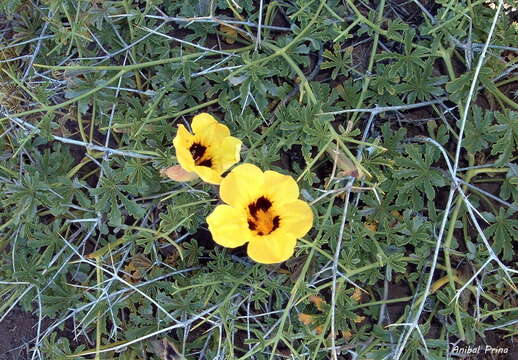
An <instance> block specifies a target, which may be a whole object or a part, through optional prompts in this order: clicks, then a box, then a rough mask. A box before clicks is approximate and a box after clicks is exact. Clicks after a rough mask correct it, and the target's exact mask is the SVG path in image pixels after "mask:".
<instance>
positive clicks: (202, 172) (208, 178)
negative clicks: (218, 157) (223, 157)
mask: <svg viewBox="0 0 518 360" xmlns="http://www.w3.org/2000/svg"><path fill="white" fill-rule="evenodd" d="M192 171H194V172H195V173H196V174H198V176H199V177H200V178H201V179H202V180H203V181H205V182H206V183H209V184H215V185H218V184H219V183H221V180H222V179H223V178H222V177H221V175H220V172H219V171H216V170H214V169H211V168H209V167H206V166H195V167H194V169H193V170H192Z"/></svg>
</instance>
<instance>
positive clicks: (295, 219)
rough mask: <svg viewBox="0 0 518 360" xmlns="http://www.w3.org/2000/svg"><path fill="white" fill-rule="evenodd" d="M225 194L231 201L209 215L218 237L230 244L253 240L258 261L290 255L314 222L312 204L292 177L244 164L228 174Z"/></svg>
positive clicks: (275, 260) (250, 244) (270, 261)
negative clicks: (300, 195)
mask: <svg viewBox="0 0 518 360" xmlns="http://www.w3.org/2000/svg"><path fill="white" fill-rule="evenodd" d="M219 193H220V197H221V199H222V200H223V201H224V202H225V203H226V204H227V205H218V206H217V207H216V209H215V210H214V211H213V212H212V213H211V214H210V215H209V216H208V217H207V224H208V225H209V230H210V232H211V234H212V238H213V239H214V241H215V242H216V243H218V244H219V245H221V246H224V247H228V248H235V247H238V246H241V245H244V244H246V243H248V248H247V252H248V256H250V257H251V258H252V259H253V260H254V261H256V262H258V263H263V264H274V263H279V262H282V261H285V260H287V259H289V258H290V257H291V256H292V255H293V252H294V250H295V245H296V243H297V239H298V238H300V237H302V236H304V235H305V234H306V233H307V232H308V231H309V229H311V227H312V226H313V213H312V211H311V208H310V207H309V205H308V204H307V203H306V202H304V201H302V200H299V199H298V197H299V187H298V185H297V182H296V181H295V180H294V179H293V178H292V177H291V176H287V175H282V174H279V173H278V172H275V171H265V172H262V171H261V169H259V168H258V167H257V166H255V165H251V164H242V165H239V166H237V167H235V168H234V169H233V170H232V171H231V172H230V173H229V174H228V175H227V176H226V177H225V178H224V179H223V181H222V182H221V185H220V188H219Z"/></svg>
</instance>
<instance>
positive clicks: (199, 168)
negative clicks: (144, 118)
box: [173, 113, 241, 184]
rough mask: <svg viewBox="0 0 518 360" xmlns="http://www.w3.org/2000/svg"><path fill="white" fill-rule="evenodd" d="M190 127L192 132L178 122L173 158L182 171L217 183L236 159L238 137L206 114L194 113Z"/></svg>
mask: <svg viewBox="0 0 518 360" xmlns="http://www.w3.org/2000/svg"><path fill="white" fill-rule="evenodd" d="M191 127H192V130H193V134H191V133H190V132H189V131H187V129H186V128H185V126H183V125H178V132H177V133H176V137H175V138H174V140H173V145H174V148H175V150H176V158H177V159H178V162H179V163H180V165H181V166H182V168H183V169H184V170H186V171H190V172H193V173H195V174H197V175H198V176H199V177H201V178H202V180H203V181H205V182H208V183H210V184H219V183H220V182H221V179H222V177H221V174H222V173H223V172H225V170H227V169H229V168H230V167H231V166H232V165H234V164H235V163H237V162H238V161H239V151H240V150H241V140H239V139H237V138H235V137H233V136H230V130H229V129H228V127H226V126H225V125H223V124H221V123H219V122H218V121H217V120H216V119H214V117H212V115H210V114H207V113H203V114H199V115H196V116H195V117H194V119H193V120H192V124H191Z"/></svg>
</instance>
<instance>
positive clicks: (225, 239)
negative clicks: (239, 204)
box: [207, 205, 250, 248]
mask: <svg viewBox="0 0 518 360" xmlns="http://www.w3.org/2000/svg"><path fill="white" fill-rule="evenodd" d="M207 224H208V225H209V230H210V233H211V234H212V238H213V239H214V241H215V242H216V243H218V244H219V245H221V246H224V247H229V248H235V247H238V246H241V245H244V244H245V243H246V242H248V240H249V239H250V231H248V224H247V222H246V215H245V214H244V213H243V212H242V211H239V210H236V209H234V208H233V207H231V206H228V205H218V206H217V207H216V209H214V211H213V212H212V213H211V214H210V215H209V216H208V217H207Z"/></svg>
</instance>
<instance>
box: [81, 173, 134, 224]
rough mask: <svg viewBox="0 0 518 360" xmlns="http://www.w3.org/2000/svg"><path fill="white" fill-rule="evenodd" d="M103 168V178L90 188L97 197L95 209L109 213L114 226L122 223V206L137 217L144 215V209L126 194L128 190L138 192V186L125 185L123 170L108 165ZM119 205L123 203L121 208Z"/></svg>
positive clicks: (110, 222) (110, 221)
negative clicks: (97, 184) (94, 186)
mask: <svg viewBox="0 0 518 360" xmlns="http://www.w3.org/2000/svg"><path fill="white" fill-rule="evenodd" d="M103 170H104V174H105V175H104V177H102V178H101V181H100V184H99V186H98V187H97V188H95V189H91V190H90V193H91V195H92V196H94V197H96V204H95V210H96V211H100V212H103V213H108V219H109V224H110V225H112V226H118V225H120V224H122V220H123V219H122V212H121V208H122V209H124V210H125V211H127V213H128V214H129V215H130V216H133V217H135V218H137V219H138V218H141V217H142V216H144V209H143V208H142V207H141V206H140V205H138V204H137V203H136V202H135V201H133V200H130V199H128V198H127V196H126V195H125V194H127V193H128V192H129V193H136V190H137V187H136V186H133V185H124V184H123V181H124V175H123V174H122V172H121V171H116V170H113V169H111V168H109V167H107V166H103ZM119 205H122V206H121V208H119Z"/></svg>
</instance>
